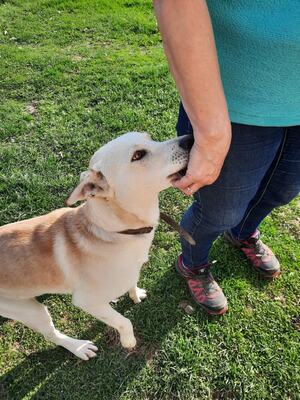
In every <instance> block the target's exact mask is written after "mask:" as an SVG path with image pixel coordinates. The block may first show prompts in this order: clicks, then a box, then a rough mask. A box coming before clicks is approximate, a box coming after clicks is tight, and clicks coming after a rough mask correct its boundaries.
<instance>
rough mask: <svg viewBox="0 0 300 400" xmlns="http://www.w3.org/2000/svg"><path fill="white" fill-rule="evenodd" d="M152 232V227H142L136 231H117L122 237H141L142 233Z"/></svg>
mask: <svg viewBox="0 0 300 400" xmlns="http://www.w3.org/2000/svg"><path fill="white" fill-rule="evenodd" d="M152 230H153V226H144V227H143V228H138V229H125V231H119V232H118V233H123V235H143V234H144V233H150V232H151V231H152Z"/></svg>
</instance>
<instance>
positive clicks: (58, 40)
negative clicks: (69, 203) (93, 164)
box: [0, 0, 300, 400]
mask: <svg viewBox="0 0 300 400" xmlns="http://www.w3.org/2000/svg"><path fill="white" fill-rule="evenodd" d="M0 26H1V28H0V46H1V47H0V77H1V78H0V118H1V123H0V140H1V147H0V225H3V224H5V223H8V222H13V221H18V220H20V219H25V218H29V217H32V216H34V215H39V214H42V213H47V212H49V211H51V210H53V209H55V208H59V207H62V206H63V205H64V200H65V199H66V197H67V195H68V194H69V192H70V190H71V189H72V188H73V186H74V185H75V183H76V182H77V180H78V177H79V174H80V172H81V171H83V170H85V169H86V166H87V163H88V160H89V158H90V156H91V155H92V154H93V152H94V151H95V150H96V149H97V148H98V147H99V146H100V145H101V144H103V143H105V142H106V141H108V140H110V139H112V138H114V137H116V136H118V135H120V134H121V133H124V132H126V131H130V130H141V131H148V132H150V133H151V134H152V136H153V138H155V139H158V140H160V139H166V138H169V137H172V136H174V135H175V129H174V126H175V123H176V113H177V107H178V95H177V92H176V88H175V86H174V84H173V82H172V79H171V77H170V74H169V72H168V67H167V64H166V61H165V57H164V54H163V50H162V45H161V40H160V36H159V33H158V31H157V27H156V22H155V18H154V14H153V10H152V5H151V2H150V1H148V0H147V1H146V0H123V1H121V0H115V1H113V0H110V1H108V0H100V1H99V0H98V1H97V0H10V1H3V0H2V1H1V2H0ZM189 201H190V200H189V199H187V198H185V197H184V196H183V195H182V194H181V193H180V192H179V191H175V190H168V191H166V192H164V193H163V194H162V196H161V208H162V209H163V210H167V211H168V212H169V213H170V214H172V215H175V216H176V218H177V219H178V220H179V218H180V215H181V214H182V212H183V211H184V209H185V208H186V207H187V205H188V204H189ZM297 201H298V202H299V199H298V200H297V199H296V200H295V201H294V202H293V204H292V205H290V206H288V207H284V208H282V209H279V210H278V211H276V212H274V213H273V215H272V216H271V217H269V218H267V220H266V221H265V222H264V223H263V227H262V232H263V239H264V240H265V241H266V242H267V243H269V244H272V248H273V249H274V250H275V251H276V254H277V255H278V258H279V259H280V262H281V265H282V270H283V274H282V276H281V277H280V278H279V279H278V280H277V281H275V282H273V283H264V282H262V281H261V280H259V279H258V278H257V276H256V275H255V274H253V273H252V271H251V270H250V268H249V266H248V264H247V262H246V261H245V260H244V259H243V258H242V256H241V255H240V254H238V253H237V251H236V250H234V249H232V248H230V247H229V246H228V244H226V243H225V242H224V240H223V239H222V238H220V239H219V240H218V241H217V242H216V243H215V245H214V248H213V251H212V259H216V260H217V261H218V262H217V264H216V265H215V267H214V275H215V277H216V278H217V280H218V281H219V282H220V284H221V286H222V288H223V290H224V292H225V294H226V295H227V297H228V300H229V305H230V312H229V313H228V314H226V315H225V316H223V317H221V318H216V317H208V316H206V315H205V314H204V313H203V312H202V311H201V310H195V312H194V313H193V314H192V315H188V314H186V313H185V312H184V311H182V309H181V308H180V303H181V302H182V301H185V300H187V301H189V296H188V293H187V290H186V288H185V286H184V285H183V283H182V282H181V281H180V279H179V278H178V277H177V276H176V274H175V272H174V270H173V268H172V264H173V261H174V259H175V257H176V255H177V254H178V252H179V251H180V245H179V242H178V237H177V235H176V234H175V233H171V232H169V231H168V229H167V228H166V227H165V226H164V225H161V226H160V228H159V230H158V232H157V233H156V236H155V239H154V243H153V246H152V249H151V254H150V261H149V263H148V264H147V265H146V266H145V268H144V270H143V272H142V277H141V286H142V287H145V288H146V289H147V290H148V296H149V297H148V299H147V300H146V301H145V302H143V303H142V304H138V305H133V304H132V303H131V301H129V299H128V297H127V296H124V298H122V299H121V300H120V301H119V303H118V304H117V305H116V308H117V309H118V310H119V311H121V312H122V313H124V314H125V315H126V316H127V317H129V318H130V319H131V320H132V322H133V325H134V329H135V332H136V335H137V337H138V341H139V345H138V347H137V350H136V351H135V352H132V353H126V352H124V351H123V350H122V349H121V347H120V346H119V344H118V342H117V338H116V336H115V335H114V333H113V332H112V331H111V330H109V329H107V327H106V326H104V324H102V323H100V322H97V321H96V320H95V319H93V318H92V317H90V316H89V315H87V314H85V313H84V312H82V311H81V310H79V309H77V308H75V307H73V306H72V305H71V302H70V297H69V296H52V295H51V296H45V298H44V299H43V301H44V302H45V303H46V304H47V306H48V307H49V309H50V312H51V314H52V316H53V319H54V322H55V324H56V325H57V327H58V328H59V329H61V330H62V331H63V332H65V333H67V334H69V335H72V336H75V337H78V338H85V339H86V338H87V339H90V340H93V341H94V342H96V344H97V345H98V347H99V353H98V356H97V357H96V358H95V359H93V360H91V361H89V362H87V363H86V362H83V361H79V360H78V359H75V357H73V356H72V355H71V354H69V353H68V352H67V351H66V350H64V349H62V348H58V347H55V346H53V345H52V344H50V343H48V342H46V341H45V340H44V339H43V338H42V337H41V336H40V335H38V334H36V333H34V332H32V331H31V330H29V329H27V328H25V327H24V326H23V325H22V324H19V323H16V322H13V321H9V320H5V319H1V317H0V371H1V378H0V400H21V399H45V400H46V399H47V400H50V399H51V400H56V399H57V400H60V399H62V400H78V399H80V400H115V399H122V400H125V399H126V400H127V399H128V400H129V399H130V400H135V399H141V400H159V399H167V400H171V399H180V400H184V399H185V400H193V399H280V400H281V399H300V356H299V355H300V336H299V335H300V333H299V331H298V330H297V329H296V328H297V326H296V325H295V324H293V322H292V321H293V319H294V318H297V317H298V315H299V299H300V280H299V275H300V274H299V260H300V249H299V239H300V229H299V221H300V212H299V204H298V205H297ZM0 257H1V254H0Z"/></svg>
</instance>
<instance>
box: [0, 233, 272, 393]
mask: <svg viewBox="0 0 300 400" xmlns="http://www.w3.org/2000/svg"><path fill="white" fill-rule="evenodd" d="M225 243H226V242H224V241H223V240H222V239H221V241H219V242H218V243H217V246H216V252H217V253H218V252H219V251H220V250H221V249H222V250H223V251H224V252H226V253H227V255H225V254H223V255H222V260H220V261H221V263H222V265H220V268H219V267H218V268H216V275H219V276H218V280H219V282H220V284H221V286H222V280H223V279H226V277H228V274H231V276H232V274H233V275H234V279H235V278H236V279H238V278H242V279H247V280H248V281H249V282H250V283H251V284H252V285H253V286H254V287H256V289H258V290H264V289H265V287H266V285H267V284H268V283H267V282H264V281H262V280H260V279H259V277H257V276H256V275H255V274H253V272H252V271H251V269H250V267H248V265H247V264H246V262H244V261H242V259H240V254H238V253H236V251H235V250H234V249H230V247H229V246H228V245H226V244H225ZM233 260H235V261H234V269H233V270H232V269H231V268H230V265H231V264H230V263H232V261H233ZM221 263H220V264H221ZM146 288H147V290H148V293H150V295H149V297H148V298H147V299H146V300H145V302H143V303H141V304H138V305H132V303H131V301H130V300H128V298H127V297H123V298H122V299H121V300H120V301H119V302H118V304H117V305H116V309H117V310H118V311H119V312H121V313H122V314H127V313H128V312H129V313H130V314H131V316H130V319H131V320H132V322H133V326H134V330H135V333H136V336H137V338H138V347H137V350H136V351H134V352H131V353H127V352H125V351H124V350H122V348H121V346H120V344H119V341H118V336H117V335H116V334H114V333H113V331H112V330H111V329H108V328H107V327H106V326H105V325H104V324H102V323H101V322H98V321H95V322H94V323H92V324H91V326H90V328H89V329H88V330H87V331H85V332H82V333H81V334H80V337H79V338H82V339H90V340H93V339H95V338H96V337H97V336H98V335H99V332H100V334H101V333H102V336H101V339H100V340H94V341H95V343H96V344H97V346H98V347H99V352H98V355H97V357H96V358H94V359H92V360H90V361H88V362H84V361H81V360H78V359H76V358H75V356H73V355H72V354H70V353H68V352H67V351H66V350H65V349H62V348H60V347H56V348H53V349H50V350H49V349H48V350H45V351H41V352H37V353H34V354H31V355H30V356H28V357H26V359H25V360H24V361H22V362H21V363H20V364H18V365H17V366H15V367H14V368H12V369H11V370H10V371H9V372H7V373H6V374H5V375H4V376H2V378H1V379H0V394H1V396H2V397H1V400H2V398H3V399H5V400H6V399H9V400H21V399H24V398H28V399H29V398H30V399H34V400H36V399H43V400H47V399H51V400H52V399H64V400H69V399H70V400H71V399H72V400H77V399H86V398H89V399H93V400H98V399H99V400H100V399H101V400H115V399H118V398H120V396H121V395H122V393H124V392H126V389H127V388H128V387H129V386H130V385H131V384H133V385H134V384H135V382H134V381H136V380H138V379H139V375H140V373H141V372H142V370H143V369H144V368H145V367H146V366H147V365H149V364H151V363H152V361H153V359H155V357H156V354H157V353H159V350H160V347H161V344H162V342H163V341H164V339H165V337H166V335H167V334H168V332H170V331H172V330H173V329H174V328H175V327H176V325H177V324H178V323H180V321H181V319H182V316H183V312H182V311H179V310H178V304H179V302H180V301H181V300H182V298H183V297H187V298H188V297H189V296H188V294H187V290H186V288H185V285H183V284H182V281H181V280H180V279H179V278H178V276H177V275H176V273H175V271H174V270H173V269H172V268H170V269H169V270H167V271H166V272H165V273H164V274H163V275H161V276H160V275H159V274H157V276H156V273H154V274H153V273H152V274H151V284H150V286H148V287H146ZM183 288H184V292H183ZM196 315H197V323H199V324H200V325H203V327H204V325H205V324H206V323H207V320H208V319H209V320H210V319H212V318H213V317H209V316H207V315H206V314H205V313H203V312H202V311H201V310H199V313H197V314H196ZM1 321H2V319H0V324H1ZM2 322H4V319H3V321H2ZM158 373H159V371H158Z"/></svg>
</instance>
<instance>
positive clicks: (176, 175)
mask: <svg viewBox="0 0 300 400" xmlns="http://www.w3.org/2000/svg"><path fill="white" fill-rule="evenodd" d="M186 170H187V167H184V168H181V169H180V170H179V171H177V172H175V173H174V174H171V175H169V176H168V179H170V180H171V182H175V181H179V179H181V178H182V177H183V176H184V175H185V174H186Z"/></svg>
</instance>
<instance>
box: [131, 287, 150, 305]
mask: <svg viewBox="0 0 300 400" xmlns="http://www.w3.org/2000/svg"><path fill="white" fill-rule="evenodd" d="M129 296H130V298H131V299H132V300H133V302H134V303H136V304H137V303H140V302H141V301H142V300H144V299H145V298H146V297H147V292H146V290H145V289H140V288H136V289H135V291H134V293H129Z"/></svg>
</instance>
